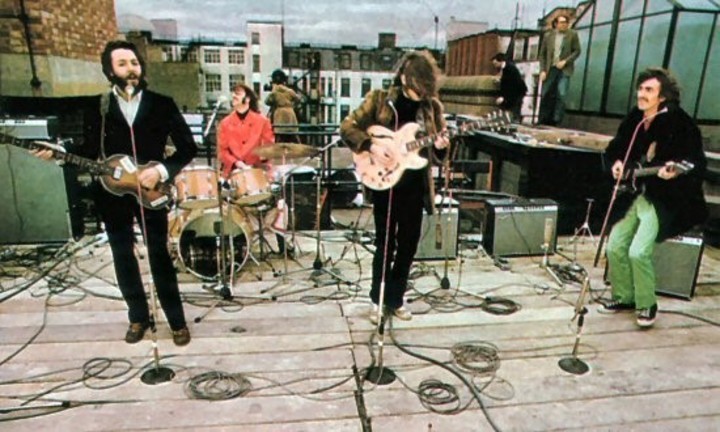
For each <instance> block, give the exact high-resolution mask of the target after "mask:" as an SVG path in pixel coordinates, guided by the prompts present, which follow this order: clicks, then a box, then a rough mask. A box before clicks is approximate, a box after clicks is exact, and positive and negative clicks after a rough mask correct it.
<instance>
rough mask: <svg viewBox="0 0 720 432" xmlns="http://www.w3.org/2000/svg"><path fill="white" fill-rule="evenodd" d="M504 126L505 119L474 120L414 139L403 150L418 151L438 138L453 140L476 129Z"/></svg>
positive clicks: (505, 123)
mask: <svg viewBox="0 0 720 432" xmlns="http://www.w3.org/2000/svg"><path fill="white" fill-rule="evenodd" d="M506 125H507V120H505V119H497V120H491V121H490V120H485V119H482V120H475V121H471V122H467V123H463V125H462V126H460V127H458V128H457V129H448V130H447V131H445V132H443V133H438V134H433V135H428V136H426V137H423V138H419V139H416V140H415V141H410V142H408V143H406V144H405V148H406V149H407V150H408V151H415V150H418V149H421V148H424V147H430V146H431V145H433V143H434V142H435V140H436V139H437V138H438V137H442V136H445V137H448V138H453V137H456V136H458V135H462V134H464V133H466V132H470V131H474V130H478V129H483V128H485V129H493V128H495V127H498V128H499V127H501V126H506Z"/></svg>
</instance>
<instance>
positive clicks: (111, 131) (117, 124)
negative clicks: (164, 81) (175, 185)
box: [73, 90, 197, 181]
mask: <svg viewBox="0 0 720 432" xmlns="http://www.w3.org/2000/svg"><path fill="white" fill-rule="evenodd" d="M102 98H103V97H102V96H98V97H97V99H96V100H95V101H94V102H93V103H92V104H90V105H89V109H88V110H87V111H86V112H85V133H84V137H85V140H84V143H83V145H82V146H81V147H80V148H78V149H75V151H73V152H74V153H79V154H80V155H82V156H85V157H89V158H92V159H96V158H98V157H100V156H103V152H102V151H101V149H100V133H101V132H100V131H101V128H102V125H101V114H100V105H101V99H102ZM108 102H109V104H108V106H107V116H106V120H105V143H104V147H105V149H104V150H105V151H104V156H112V155H114V154H127V155H132V154H133V150H132V141H131V139H130V127H129V126H128V124H127V121H126V120H125V117H123V114H122V112H121V111H120V106H119V105H118V102H117V99H116V98H115V96H113V95H110V97H109V100H108ZM133 132H134V135H135V143H136V148H137V153H138V155H137V156H138V163H139V164H145V163H147V162H149V161H156V162H161V163H162V164H163V165H164V166H165V167H166V168H167V170H168V174H169V175H170V178H169V181H172V179H173V178H174V177H175V176H176V175H177V174H178V173H179V172H180V170H182V168H183V167H184V166H185V165H187V164H188V163H189V162H190V161H192V159H193V158H194V157H195V154H196V153H197V146H196V145H195V141H194V140H193V136H192V132H191V131H190V128H189V127H188V125H187V123H186V122H185V119H184V118H183V117H182V114H180V111H179V110H178V108H177V105H176V104H175V102H174V101H173V100H172V98H169V97H167V96H163V95H161V94H159V93H155V92H152V91H149V90H144V91H143V94H142V99H141V101H140V106H139V108H138V112H137V115H136V117H135V121H134V123H133ZM168 138H170V140H171V142H172V144H173V145H174V147H175V152H174V153H173V154H172V155H170V156H168V157H166V152H165V150H166V146H167V144H168Z"/></svg>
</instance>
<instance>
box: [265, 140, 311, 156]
mask: <svg viewBox="0 0 720 432" xmlns="http://www.w3.org/2000/svg"><path fill="white" fill-rule="evenodd" d="M253 153H255V154H256V155H258V156H260V157H261V158H265V159H277V158H281V157H283V156H285V157H286V158H300V157H308V156H313V155H315V154H316V153H317V150H316V149H315V148H314V147H312V146H309V145H305V144H296V143H275V144H272V145H268V146H263V147H258V148H256V149H255V150H253Z"/></svg>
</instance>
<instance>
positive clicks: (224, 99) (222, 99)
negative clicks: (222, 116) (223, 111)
mask: <svg viewBox="0 0 720 432" xmlns="http://www.w3.org/2000/svg"><path fill="white" fill-rule="evenodd" d="M227 100H228V98H227V96H225V95H220V96H219V97H218V100H217V101H216V102H215V106H214V107H213V110H214V111H217V110H219V109H220V107H221V106H222V104H224V103H225V102H227Z"/></svg>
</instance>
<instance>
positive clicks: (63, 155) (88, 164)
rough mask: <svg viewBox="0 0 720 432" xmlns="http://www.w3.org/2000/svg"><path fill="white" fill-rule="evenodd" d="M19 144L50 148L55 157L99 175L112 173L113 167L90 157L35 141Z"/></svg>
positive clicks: (38, 148) (33, 147) (30, 147)
mask: <svg viewBox="0 0 720 432" xmlns="http://www.w3.org/2000/svg"><path fill="white" fill-rule="evenodd" d="M17 145H18V146H20V147H24V148H27V149H30V150H50V151H52V153H53V158H55V159H58V160H61V161H64V162H66V163H69V164H72V165H77V166H79V167H80V168H84V169H85V170H87V171H89V172H90V173H92V174H98V175H109V174H112V171H113V170H112V168H111V167H108V166H106V165H105V164H102V163H100V162H97V161H94V160H92V159H88V158H85V157H82V156H78V155H74V154H72V153H68V152H65V151H59V150H56V149H53V148H50V147H48V146H45V145H43V144H38V143H35V142H19V143H17Z"/></svg>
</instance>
